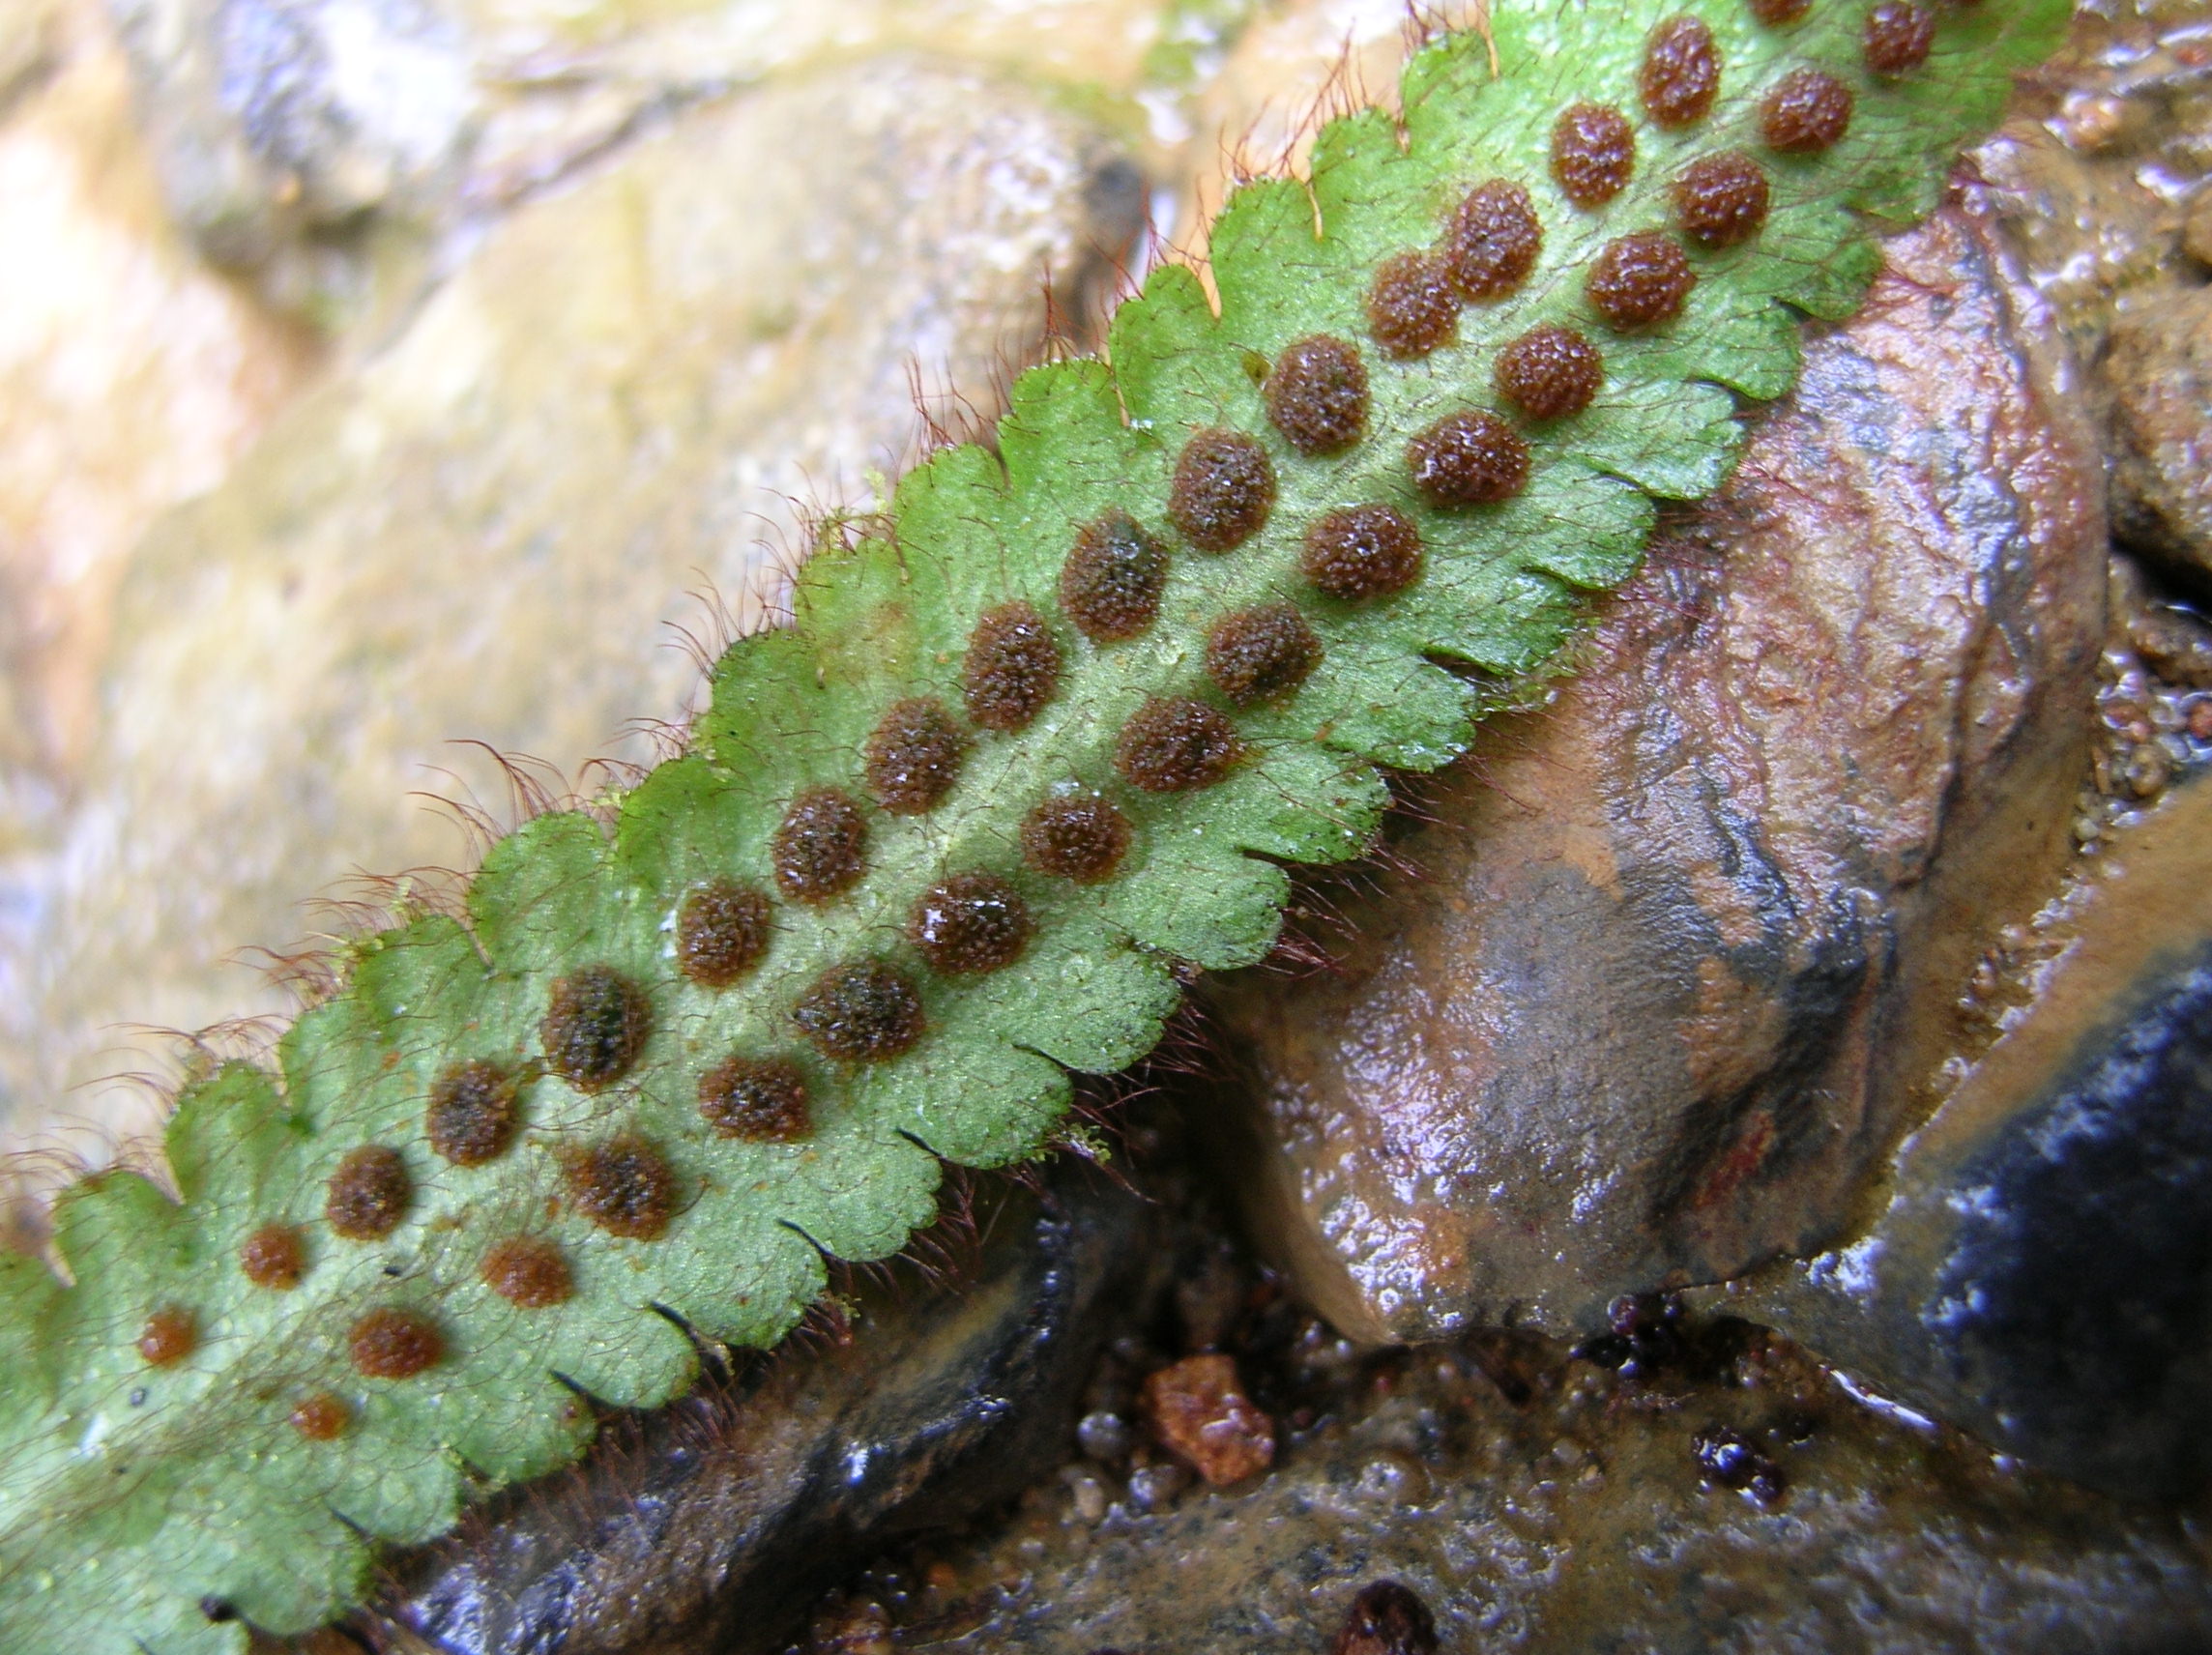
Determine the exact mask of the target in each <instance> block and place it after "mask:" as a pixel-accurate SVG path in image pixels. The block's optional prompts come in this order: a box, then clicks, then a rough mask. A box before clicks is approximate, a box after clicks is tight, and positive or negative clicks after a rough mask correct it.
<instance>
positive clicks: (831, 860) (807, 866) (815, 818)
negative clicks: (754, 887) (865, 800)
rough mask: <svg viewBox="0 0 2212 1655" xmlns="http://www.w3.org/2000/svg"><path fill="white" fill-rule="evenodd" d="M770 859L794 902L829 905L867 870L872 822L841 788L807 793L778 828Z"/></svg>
mask: <svg viewBox="0 0 2212 1655" xmlns="http://www.w3.org/2000/svg"><path fill="white" fill-rule="evenodd" d="M769 859H770V861H771V864H772V865H773V866H774V868H775V883H776V887H777V888H778V889H779V890H781V891H782V892H783V894H784V895H786V896H788V897H790V898H791V900H792V901H794V902H827V901H829V898H831V897H833V896H835V895H837V894H838V893H839V892H840V891H844V890H848V889H850V888H851V887H852V886H855V885H857V884H858V883H859V878H860V876H861V875H862V874H864V873H866V872H867V871H868V822H867V818H866V817H864V816H862V815H861V814H860V807H859V805H858V804H855V803H854V802H853V801H852V799H851V798H848V797H846V795H845V794H843V793H841V792H840V791H838V790H837V789H836V788H833V787H814V788H808V789H807V790H806V791H805V792H804V793H802V794H800V796H799V797H798V798H795V799H793V800H792V801H791V807H790V808H789V809H787V810H786V811H785V812H784V813H783V820H782V821H781V822H779V823H777V824H776V829H775V839H774V841H773V843H772V844H771V846H770V849H769Z"/></svg>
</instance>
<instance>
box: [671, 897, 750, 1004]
mask: <svg viewBox="0 0 2212 1655" xmlns="http://www.w3.org/2000/svg"><path fill="white" fill-rule="evenodd" d="M773 925H774V918H773V916H772V915H771V914H770V912H769V902H768V892H766V891H764V890H762V889H760V888H759V887H758V886H750V885H741V884H739V883H738V882H737V881H736V880H714V881H713V882H711V883H710V884H707V885H703V886H697V887H696V888H694V889H692V890H688V891H686V892H684V900H683V902H682V903H681V904H680V905H678V907H677V910H676V966H677V969H678V970H679V971H681V972H682V973H684V975H685V976H687V977H689V978H690V979H691V980H692V981H693V982H695V983H697V984H698V985H699V986H700V987H701V988H728V987H729V986H730V984H732V983H734V982H736V981H737V980H738V979H739V978H740V977H742V976H743V975H744V974H745V973H747V972H750V971H751V970H752V969H753V968H754V967H755V966H757V965H759V964H760V962H761V956H762V955H763V954H766V953H767V952H768V940H769V935H770V932H771V929H772V928H773Z"/></svg>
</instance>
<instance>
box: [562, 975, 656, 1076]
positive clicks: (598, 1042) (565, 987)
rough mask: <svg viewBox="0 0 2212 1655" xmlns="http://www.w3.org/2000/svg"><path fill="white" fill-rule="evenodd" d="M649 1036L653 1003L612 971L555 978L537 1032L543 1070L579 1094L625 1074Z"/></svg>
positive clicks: (639, 989)
mask: <svg viewBox="0 0 2212 1655" xmlns="http://www.w3.org/2000/svg"><path fill="white" fill-rule="evenodd" d="M652 1033H653V1002H652V1001H650V1000H648V999H647V998H646V994H645V990H643V989H642V988H640V987H638V985H637V984H636V983H634V982H632V981H630V979H629V978H628V977H626V976H625V975H624V974H623V973H620V972H618V971H616V970H615V969H614V968H613V967H612V966H586V967H584V968H583V969H582V970H581V971H575V972H570V973H568V975H567V976H565V977H556V978H555V979H554V982H553V990H552V992H551V993H550V994H549V995H547V996H546V1001H545V1016H544V1019H543V1021H541V1022H540V1023H539V1024H538V1039H539V1040H540V1041H542V1042H543V1043H544V1047H545V1064H546V1067H548V1068H550V1069H551V1070H552V1071H553V1072H554V1073H555V1074H557V1075H559V1076H560V1077H561V1078H562V1079H563V1080H565V1081H567V1082H568V1084H569V1085H570V1086H572V1087H574V1088H575V1089H577V1090H578V1091H582V1092H596V1091H604V1090H605V1089H607V1088H608V1087H611V1086H613V1085H614V1084H615V1083H616V1082H617V1081H619V1080H621V1079H622V1078H623V1076H625V1075H626V1074H628V1073H629V1071H630V1069H631V1067H632V1066H633V1065H634V1064H635V1063H636V1062H637V1060H638V1055H639V1054H640V1053H642V1052H643V1051H644V1050H645V1042H646V1040H647V1038H648V1037H649V1036H650V1035H651V1034H652Z"/></svg>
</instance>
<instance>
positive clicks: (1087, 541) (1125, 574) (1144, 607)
mask: <svg viewBox="0 0 2212 1655" xmlns="http://www.w3.org/2000/svg"><path fill="white" fill-rule="evenodd" d="M1167 584H1168V554H1167V552H1166V551H1165V549H1163V548H1162V547H1161V546H1160V545H1159V543H1158V542H1157V541H1155V540H1154V539H1153V538H1152V537H1150V535H1148V534H1146V533H1145V531H1144V529H1143V527H1142V526H1140V525H1139V524H1138V522H1137V520H1136V519H1135V518H1134V517H1132V516H1130V515H1129V514H1128V513H1127V512H1126V511H1121V510H1115V511H1109V512H1107V513H1106V514H1105V515H1104V516H1103V517H1100V518H1098V519H1097V520H1096V521H1095V522H1091V523H1087V524H1085V525H1084V526H1083V528H1082V529H1081V530H1079V531H1078V532H1077V534H1076V537H1075V544H1074V546H1073V547H1072V548H1070V549H1069V551H1068V554H1067V561H1066V562H1065V563H1064V564H1062V566H1061V569H1060V606H1061V608H1062V611H1064V612H1065V613H1066V616H1067V618H1068V619H1069V620H1070V621H1072V622H1074V623H1075V624H1076V627H1077V629H1078V630H1080V631H1081V632H1082V633H1083V635H1084V636H1085V637H1087V638H1089V639H1090V640H1091V642H1092V643H1094V644H1112V643H1118V642H1119V641H1121V639H1123V638H1134V637H1135V636H1136V635H1137V634H1138V633H1140V632H1142V631H1144V630H1145V629H1146V628H1147V627H1148V626H1150V625H1151V624H1152V621H1153V618H1154V617H1155V616H1157V615H1158V614H1159V612H1160V594H1161V593H1162V592H1164V591H1165V590H1166V589H1167Z"/></svg>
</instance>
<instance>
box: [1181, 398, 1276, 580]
mask: <svg viewBox="0 0 2212 1655" xmlns="http://www.w3.org/2000/svg"><path fill="white" fill-rule="evenodd" d="M1274 506H1275V467H1274V463H1273V462H1272V461H1271V460H1269V459H1268V458H1267V450H1266V449H1263V448H1262V447H1261V446H1260V445H1259V444H1258V443H1255V442H1254V441H1253V440H1252V439H1251V438H1250V437H1247V436H1245V435H1244V434H1243V433H1242V432H1241V431H1225V430H1221V429H1218V428H1209V429H1207V430H1204V431H1201V432H1199V433H1198V434H1197V435H1196V436H1194V437H1192V438H1191V440H1190V441H1189V442H1187V443H1185V444H1183V446H1182V453H1181V454H1180V455H1179V457H1178V458H1177V460H1176V469H1175V482H1174V483H1173V485H1172V486H1171V487H1170V488H1169V490H1168V521H1169V522H1171V523H1173V524H1174V525H1175V526H1176V528H1177V529H1178V530H1179V531H1180V532H1181V535H1182V537H1183V538H1184V539H1186V540H1188V541H1189V542H1190V543H1191V544H1192V545H1194V546H1196V547H1197V548H1198V549H1199V550H1200V551H1202V552H1226V551H1230V550H1233V549H1234V548H1236V547H1237V546H1240V545H1242V544H1243V543H1244V542H1245V541H1246V540H1249V539H1250V538H1251V537H1253V536H1254V535H1257V534H1258V533H1259V532H1260V531H1261V530H1262V529H1264V528H1266V523H1267V513H1268V512H1269V511H1271V510H1273V509H1274Z"/></svg>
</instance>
